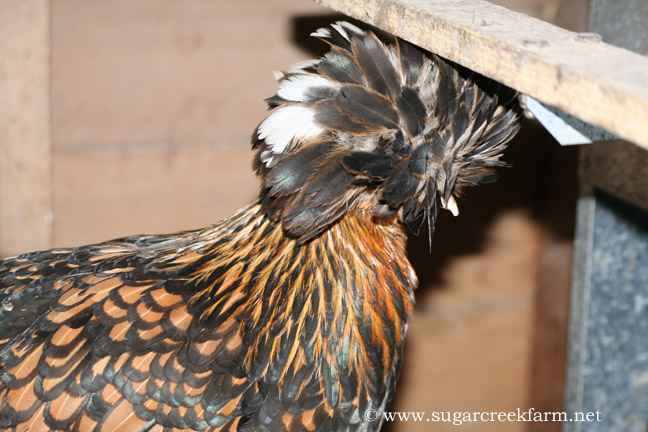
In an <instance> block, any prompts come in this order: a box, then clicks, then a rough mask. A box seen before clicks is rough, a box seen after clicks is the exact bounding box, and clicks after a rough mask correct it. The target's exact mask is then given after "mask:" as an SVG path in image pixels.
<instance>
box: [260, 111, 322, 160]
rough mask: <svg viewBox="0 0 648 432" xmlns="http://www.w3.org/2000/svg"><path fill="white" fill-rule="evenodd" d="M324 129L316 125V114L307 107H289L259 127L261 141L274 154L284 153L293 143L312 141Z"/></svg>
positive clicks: (273, 115)
mask: <svg viewBox="0 0 648 432" xmlns="http://www.w3.org/2000/svg"><path fill="white" fill-rule="evenodd" d="M322 130H323V128H322V127H321V126H319V125H318V124H317V123H315V112H314V111H313V110H312V109H310V108H308V107H305V106H301V105H288V106H284V107H281V108H279V109H278V110H276V111H275V112H273V113H272V114H271V115H270V116H268V118H266V119H265V120H264V121H263V123H261V124H260V125H259V129H258V134H259V139H262V140H265V142H266V144H267V145H268V146H269V147H270V149H271V150H272V153H274V154H281V153H283V152H284V151H285V150H286V148H287V147H288V145H289V144H290V142H291V141H293V140H295V141H301V140H306V139H310V138H312V137H314V136H316V135H317V134H319V133H320V132H322Z"/></svg>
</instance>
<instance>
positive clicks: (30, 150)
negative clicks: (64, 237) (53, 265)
mask: <svg viewBox="0 0 648 432" xmlns="http://www.w3.org/2000/svg"><path fill="white" fill-rule="evenodd" d="M49 22H50V19H49V1H48V0H31V1H23V0H0V97H1V98H2V101H1V102H2V103H0V256H8V255H13V254H18V253H21V252H27V251H29V250H34V249H44V248H47V247H49V246H50V245H51V242H52V188H51V177H52V159H51V158H52V152H51V141H50V94H49V88H50V87H49V83H50V62H49V60H50V58H49V57H50V39H49Z"/></svg>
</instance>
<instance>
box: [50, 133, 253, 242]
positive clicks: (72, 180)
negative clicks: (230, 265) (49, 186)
mask: <svg viewBox="0 0 648 432" xmlns="http://www.w3.org/2000/svg"><path fill="white" fill-rule="evenodd" d="M248 140H249V137H248V136H241V137H240V139H239V140H236V141H235V143H232V144H231V145H225V144H219V145H184V144H182V145H177V146H173V145H168V144H161V145H157V146H155V145H151V146H149V147H148V148H142V146H133V147H130V148H114V147H113V148H96V147H95V148H94V149H93V150H88V151H85V152H79V151H72V150H74V149H69V151H56V152H55V154H54V186H55V189H54V198H55V199H54V203H55V204H54V213H55V214H56V226H55V229H54V246H55V247H59V246H61V247H68V246H78V245H82V244H88V243H95V242H99V241H104V240H108V239H110V238H115V237H121V236H126V235H133V234H160V233H165V232H173V231H179V230H186V229H194V228H200V227H202V226H207V225H210V224H213V223H216V222H217V221H218V220H220V219H222V218H225V217H227V216H229V215H231V214H233V213H234V212H235V211H236V210H238V209H239V208H241V207H243V206H245V205H246V204H248V203H251V202H253V201H254V199H255V197H256V195H257V194H258V191H259V182H258V180H257V178H256V176H255V175H254V172H253V171H252V169H251V161H250V160H251V151H250V146H249V145H247V141H248ZM239 143H241V144H239Z"/></svg>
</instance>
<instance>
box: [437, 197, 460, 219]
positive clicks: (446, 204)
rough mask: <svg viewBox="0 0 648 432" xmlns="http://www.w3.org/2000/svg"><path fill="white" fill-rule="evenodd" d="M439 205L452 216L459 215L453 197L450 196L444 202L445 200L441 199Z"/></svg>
mask: <svg viewBox="0 0 648 432" xmlns="http://www.w3.org/2000/svg"><path fill="white" fill-rule="evenodd" d="M441 205H442V206H443V208H444V209H446V210H450V213H452V216H457V215H458V214H459V207H457V201H456V200H455V197H454V195H450V198H448V200H447V201H446V200H445V198H441Z"/></svg>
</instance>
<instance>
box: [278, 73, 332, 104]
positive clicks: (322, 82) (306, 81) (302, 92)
mask: <svg viewBox="0 0 648 432" xmlns="http://www.w3.org/2000/svg"><path fill="white" fill-rule="evenodd" d="M332 85H333V83H332V82H331V81H329V80H327V79H326V78H324V77H322V76H319V75H311V74H308V75H307V74H301V75H291V76H289V77H288V78H286V79H284V80H282V81H281V83H280V84H279V90H277V96H279V97H280V98H283V99H286V100H289V101H295V102H303V101H304V99H306V95H307V90H308V89H309V88H311V87H331V86H332Z"/></svg>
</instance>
